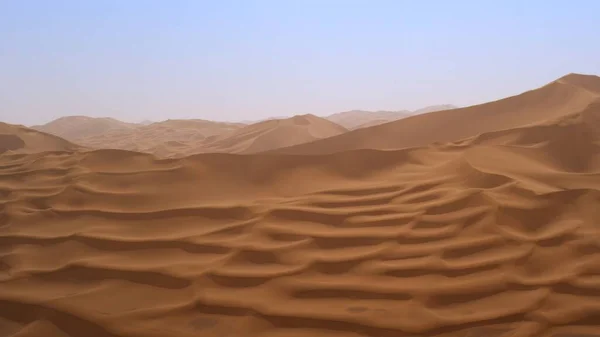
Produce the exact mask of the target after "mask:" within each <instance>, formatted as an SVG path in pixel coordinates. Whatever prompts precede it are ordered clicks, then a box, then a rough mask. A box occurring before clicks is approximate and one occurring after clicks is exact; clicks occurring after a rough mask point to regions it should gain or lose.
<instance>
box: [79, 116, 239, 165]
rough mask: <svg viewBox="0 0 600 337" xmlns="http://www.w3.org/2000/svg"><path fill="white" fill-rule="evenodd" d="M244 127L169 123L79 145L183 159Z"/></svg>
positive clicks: (115, 133) (113, 133)
mask: <svg viewBox="0 0 600 337" xmlns="http://www.w3.org/2000/svg"><path fill="white" fill-rule="evenodd" d="M243 126H244V124H240V123H224V122H213V121H207V120H200V119H191V120H176V119H174V120H167V121H163V122H157V123H152V124H149V125H141V126H138V127H136V128H134V129H127V130H115V131H110V132H106V133H104V134H101V135H97V136H93V137H85V138H79V139H77V140H76V142H78V143H80V144H83V145H86V146H89V147H93V148H98V149H106V148H111V149H121V150H130V151H138V152H147V153H152V154H154V155H157V156H159V157H169V156H175V155H180V154H182V153H186V151H190V149H194V148H197V147H198V146H199V144H202V142H204V141H205V140H206V139H207V138H210V137H214V136H217V135H221V134H224V133H228V132H231V131H234V130H237V129H239V128H241V127H243Z"/></svg>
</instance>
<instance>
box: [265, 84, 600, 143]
mask: <svg viewBox="0 0 600 337" xmlns="http://www.w3.org/2000/svg"><path fill="white" fill-rule="evenodd" d="M598 97H600V77H598V76H591V75H579V74H570V75H567V76H565V77H562V78H560V79H558V80H556V81H554V82H552V83H550V84H547V85H545V86H543V87H541V88H538V89H535V90H531V91H528V92H525V93H523V94H520V95H517V96H513V97H508V98H505V99H501V100H498V101H494V102H490V103H485V104H481V105H476V106H471V107H466V108H459V109H453V110H447V111H437V112H431V113H426V114H422V115H416V116H411V117H407V118H404V119H401V120H398V121H395V122H390V123H385V124H381V125H377V126H372V127H369V128H361V129H357V130H353V131H351V132H348V133H345V134H343V135H339V136H336V137H331V138H328V139H324V140H320V141H315V142H311V143H308V144H301V145H297V146H293V147H289V148H283V149H278V150H277V151H275V152H276V153H288V154H327V153H333V152H339V151H347V150H352V149H380V150H383V149H401V148H409V147H416V146H425V145H428V144H432V143H435V142H450V141H455V140H459V139H463V138H467V137H471V136H475V135H477V134H481V133H486V132H492V131H499V130H506V129H511V128H515V127H522V126H527V125H532V124H536V123H539V122H542V121H545V120H551V119H554V118H558V117H560V116H565V115H568V114H570V113H576V112H578V111H580V110H581V109H583V108H585V107H586V106H587V105H588V104H590V103H591V102H593V101H594V100H596V99H598Z"/></svg>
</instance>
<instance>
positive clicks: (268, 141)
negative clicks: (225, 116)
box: [188, 115, 347, 154]
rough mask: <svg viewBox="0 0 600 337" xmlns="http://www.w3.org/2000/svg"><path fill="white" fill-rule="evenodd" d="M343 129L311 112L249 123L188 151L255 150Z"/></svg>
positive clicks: (308, 138) (270, 148)
mask: <svg viewBox="0 0 600 337" xmlns="http://www.w3.org/2000/svg"><path fill="white" fill-rule="evenodd" d="M346 131H347V130H346V129H345V128H344V127H343V126H340V125H338V124H335V123H333V122H331V121H329V120H327V119H324V118H320V117H317V116H314V115H298V116H294V117H291V118H285V119H273V120H267V121H263V122H259V123H256V124H251V125H248V126H245V127H243V128H240V129H238V130H235V131H233V132H230V133H226V134H222V135H221V136H217V137H214V138H213V139H209V140H207V141H206V142H205V143H204V144H202V146H201V147H199V148H198V149H195V150H194V151H192V152H191V153H188V154H192V153H199V152H222V153H256V152H264V151H269V150H273V149H277V148H280V147H287V146H293V145H296V144H302V143H306V142H311V141H314V140H317V139H323V138H327V137H332V136H336V135H339V134H342V133H344V132H346Z"/></svg>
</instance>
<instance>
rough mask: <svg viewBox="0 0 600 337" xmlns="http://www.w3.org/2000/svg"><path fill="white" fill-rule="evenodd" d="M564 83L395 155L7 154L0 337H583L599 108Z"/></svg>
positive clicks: (593, 308) (599, 150)
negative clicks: (491, 127) (486, 127)
mask: <svg viewBox="0 0 600 337" xmlns="http://www.w3.org/2000/svg"><path fill="white" fill-rule="evenodd" d="M567 79H568V78H567ZM561 81H562V82H557V83H554V84H551V85H549V86H548V87H546V89H544V88H543V89H541V90H542V91H543V92H545V91H546V90H550V91H552V93H554V94H553V95H550V96H548V95H542V96H543V97H544V98H545V99H546V100H550V101H551V103H554V104H559V103H560V102H562V104H563V106H560V105H558V106H556V107H555V110H549V111H547V114H546V115H545V117H547V118H545V119H546V120H545V121H540V122H538V123H536V124H531V125H525V124H526V122H528V121H536V120H539V119H541V117H542V112H540V111H539V109H542V108H544V106H542V105H543V104H544V103H543V102H537V101H536V103H535V104H533V103H531V102H532V101H533V100H530V99H528V97H529V96H530V95H534V96H535V95H538V94H536V92H533V93H529V94H527V95H526V96H525V98H516V99H518V100H521V102H525V103H528V102H529V103H530V105H529V108H531V110H530V111H531V113H532V114H533V116H530V117H524V116H521V117H520V118H521V119H520V120H519V121H518V122H520V124H519V123H517V122H515V123H514V124H518V125H519V126H518V127H515V128H512V129H506V130H504V129H503V130H495V131H492V132H487V133H480V134H478V135H474V136H473V137H468V138H464V139H460V140H456V141H454V142H451V143H444V144H437V145H430V146H424V147H418V148H410V149H403V150H395V151H381V150H369V149H357V150H350V151H345V152H339V153H333V154H330V155H325V156H324V155H304V156H298V155H285V154H280V155H274V154H253V155H234V154H216V153H213V154H201V155H196V156H191V157H186V158H180V159H157V158H156V157H154V156H151V155H148V154H141V153H134V152H128V151H120V150H97V151H88V152H81V151H76V152H72V153H67V152H54V153H37V154H29V155H23V154H14V153H11V152H6V153H4V154H2V155H0V207H1V211H2V213H1V217H0V285H1V286H0V334H1V335H5V336H45V337H54V336H73V337H75V336H77V337H79V336H89V337H105V336H107V337H108V336H113V337H114V336H119V337H129V336H131V337H142V336H143V337H146V336H148V337H150V336H151V337H174V336H175V337H179V336H181V337H185V336H190V337H191V336H215V337H216V336H256V337H259V336H260V337H264V336H267V337H279V336H281V337H284V336H285V337H291V336H293V337H304V336H306V337H314V336H335V337H345V336H353V337H356V336H389V337H392V336H394V337H396V336H417V335H418V336H448V337H454V336H456V337H459V336H460V337H466V336H492V337H496V336H498V337H500V336H523V337H529V336H531V337H533V336H585V335H586V334H588V335H590V336H591V335H592V334H593V333H596V334H597V333H598V332H599V329H598V322H599V321H600V227H599V226H598V223H600V208H598V205H599V204H600V104H599V103H592V104H586V105H585V106H582V107H581V109H579V110H576V111H572V112H570V113H567V112H568V110H572V109H576V108H577V106H578V105H580V104H581V105H583V103H582V101H583V100H584V99H585V97H587V96H585V93H583V92H581V89H580V88H581V87H582V86H581V85H575V84H572V83H570V81H564V79H563V80H561ZM586 83H587V82H586ZM592 84H593V83H592ZM563 85H567V89H565V88H564V87H563ZM547 88H550V89H547ZM569 88H575V89H574V90H572V91H571V90H570V89H569ZM593 88H594V87H593V85H591V86H588V85H587V84H586V89H585V91H586V92H590V90H591V92H593ZM539 95H541V94H539ZM554 95H559V97H558V98H557V97H555V96H554ZM564 95H567V96H568V97H567V98H568V100H567V99H566V98H565V97H563V96H564ZM511 100H513V99H511ZM495 104H500V105H504V104H508V103H502V102H496V103H492V105H491V107H492V108H493V109H492V110H493V111H492V112H493V113H496V114H504V115H508V116H513V117H514V115H515V113H513V112H510V111H509V109H508V108H503V109H501V108H498V107H497V105H495ZM548 104H550V103H548ZM549 106H552V105H549ZM494 107H496V108H494ZM510 107H511V108H514V109H516V110H517V111H518V112H520V113H523V114H524V113H525V111H526V109H525V108H519V106H517V105H510ZM547 107H548V106H546V108H547ZM473 109H474V110H475V111H478V110H477V109H480V108H473ZM461 111H464V110H461ZM468 111H469V110H468ZM461 114H463V115H464V114H468V112H462V113H461ZM472 114H473V115H475V113H474V112H473V113H472ZM311 118H312V117H304V119H303V120H304V121H306V120H307V119H308V120H310V119H311ZM452 118H456V117H452ZM490 118H491V117H490ZM492 119H493V118H492ZM493 120H495V121H500V120H501V119H493ZM295 122H299V120H296V121H295ZM430 123H431V122H430ZM391 124H394V123H391ZM507 125H508V122H506V123H505V124H504V126H507ZM498 129H500V128H498ZM262 130H264V129H263V128H258V130H257V131H256V133H257V134H259V136H258V137H257V136H256V134H254V133H251V132H248V134H249V135H251V137H250V136H249V138H250V139H253V140H254V141H251V142H250V143H249V145H248V146H247V147H244V148H241V147H240V148H239V149H240V151H248V150H249V149H254V150H260V149H262V145H261V143H260V142H258V144H257V141H259V140H261V139H260V138H261V136H260V135H261V131H262ZM340 131H342V130H340ZM284 133H285V132H284ZM456 134H460V132H456ZM241 137H242V136H241V135H240V138H241ZM277 137H279V135H277ZM447 137H450V135H447ZM420 141H424V138H423V139H421V140H420ZM239 143H240V142H239V141H238V142H237V144H239ZM267 143H269V142H267Z"/></svg>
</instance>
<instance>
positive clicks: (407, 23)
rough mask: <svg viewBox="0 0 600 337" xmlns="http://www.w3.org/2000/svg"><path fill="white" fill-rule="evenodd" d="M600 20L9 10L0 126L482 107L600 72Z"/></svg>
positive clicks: (527, 15)
mask: <svg viewBox="0 0 600 337" xmlns="http://www.w3.org/2000/svg"><path fill="white" fill-rule="evenodd" d="M599 10H600V3H597V2H593V1H575V2H569V3H567V2H558V1H554V2H552V4H551V5H549V4H548V2H547V1H545V2H541V1H530V2H527V3H521V2H517V1H506V2H502V3H497V4H483V3H478V2H474V1H455V2H452V3H445V2H441V1H438V2H420V3H416V2H408V1H375V2H367V1H327V2H321V1H303V2H285V3H284V2H278V1H224V2H193V1H173V2H169V5H168V6H164V2H160V1H128V2H120V1H102V2H77V1H52V2H42V1H18V2H17V1H4V2H2V3H0V40H2V41H3V53H0V74H2V78H3V81H2V84H0V120H2V121H5V122H8V123H18V124H24V125H34V124H43V123H46V122H49V121H51V120H53V119H56V118H58V117H61V116H68V115H86V116H92V117H113V118H117V119H120V120H123V121H128V122H141V121H143V120H165V119H169V118H173V119H175V118H197V119H207V120H218V121H242V120H260V119H264V118H268V117H273V116H290V115H295V114H315V115H318V116H323V115H327V114H333V113H336V112H341V111H348V110H355V109H361V110H373V111H375V110H406V109H408V110H414V109H418V108H422V107H425V106H428V105H436V104H453V105H457V106H469V105H473V104H478V103H482V102H486V101H491V100H496V99H500V98H502V97H507V96H510V95H515V94H518V93H520V92H523V91H525V90H529V89H531V88H535V87H538V86H540V85H543V84H545V83H548V82H550V81H552V80H554V79H556V78H559V77H561V76H564V75H566V74H568V73H573V72H576V73H585V74H600V63H599V62H597V60H596V59H595V58H596V56H597V55H598V54H599V52H600V46H598V44H594V43H592V41H594V39H595V33H596V32H597V31H598V29H597V28H598V23H597V22H596V21H595V18H594V15H595V13H598V11H599ZM73 27H77V29H73Z"/></svg>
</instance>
